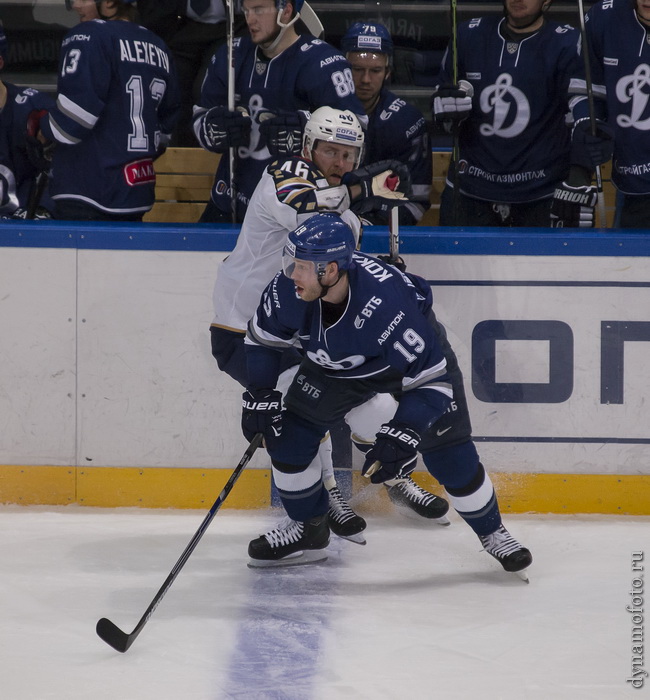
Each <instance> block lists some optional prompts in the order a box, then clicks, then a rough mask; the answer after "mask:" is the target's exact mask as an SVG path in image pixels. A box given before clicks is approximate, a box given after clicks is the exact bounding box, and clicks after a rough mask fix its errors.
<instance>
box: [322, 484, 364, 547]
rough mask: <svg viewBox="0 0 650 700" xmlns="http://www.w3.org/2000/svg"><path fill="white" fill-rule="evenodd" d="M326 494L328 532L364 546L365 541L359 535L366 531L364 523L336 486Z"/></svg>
mask: <svg viewBox="0 0 650 700" xmlns="http://www.w3.org/2000/svg"><path fill="white" fill-rule="evenodd" d="M327 492H328V493H329V498H330V509H329V510H328V511H327V523H328V525H329V527H330V530H331V531H332V532H333V533H334V534H335V535H336V536H337V537H341V538H343V539H344V540H350V542H356V543H357V544H365V543H366V539H365V537H364V536H363V535H362V534H361V533H362V532H363V531H364V530H365V529H366V521H365V520H364V519H363V518H362V517H361V516H360V515H357V514H356V513H355V512H354V511H353V510H352V508H351V507H350V504H349V503H348V502H347V501H346V500H345V499H344V498H343V495H342V494H341V491H340V490H339V487H338V486H333V487H332V488H329V489H327Z"/></svg>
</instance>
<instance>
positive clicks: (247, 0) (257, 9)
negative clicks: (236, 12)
mask: <svg viewBox="0 0 650 700" xmlns="http://www.w3.org/2000/svg"><path fill="white" fill-rule="evenodd" d="M242 8H243V12H244V17H245V18H246V24H247V25H248V31H249V33H250V35H251V40H252V41H253V43H254V44H257V45H259V46H262V48H264V46H268V45H269V44H271V43H272V42H273V41H274V39H275V38H276V36H277V35H278V33H279V31H280V27H278V24H277V17H278V10H277V8H276V7H275V0H244V3H243V5H242Z"/></svg>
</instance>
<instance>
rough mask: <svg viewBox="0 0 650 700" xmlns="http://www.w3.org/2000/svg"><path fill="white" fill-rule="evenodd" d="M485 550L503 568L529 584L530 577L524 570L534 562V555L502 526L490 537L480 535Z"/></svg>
mask: <svg viewBox="0 0 650 700" xmlns="http://www.w3.org/2000/svg"><path fill="white" fill-rule="evenodd" d="M479 539H480V540H481V544H482V545H483V549H485V551H486V552H487V553H488V554H491V555H492V556H493V557H494V558H495V559H496V560H497V561H498V562H500V564H501V566H502V567H503V568H504V569H505V570H506V571H509V572H511V573H515V574H517V576H519V578H521V579H523V580H524V581H526V583H528V575H527V574H526V572H525V571H524V569H526V568H528V567H529V566H530V565H531V564H532V562H533V555H532V554H531V553H530V551H529V550H527V549H526V548H525V547H522V546H521V545H520V544H519V542H517V540H516V539H515V538H514V537H513V536H512V535H511V534H510V533H509V532H508V531H507V530H506V529H505V527H503V525H501V527H499V529H498V530H496V531H495V532H493V533H492V534H490V535H483V536H481V535H479Z"/></svg>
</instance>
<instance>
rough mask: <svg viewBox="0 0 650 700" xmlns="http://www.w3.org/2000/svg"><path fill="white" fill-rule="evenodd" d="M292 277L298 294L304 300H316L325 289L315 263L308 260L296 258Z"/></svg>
mask: <svg viewBox="0 0 650 700" xmlns="http://www.w3.org/2000/svg"><path fill="white" fill-rule="evenodd" d="M291 279H292V280H293V283H294V285H295V286H296V294H297V295H298V296H299V297H300V298H301V299H302V300H303V301H315V300H316V299H318V298H319V297H320V295H321V293H322V291H323V288H322V287H321V285H320V283H319V282H318V276H317V274H316V268H315V267H314V263H313V262H311V261H307V260H296V261H295V265H294V268H293V271H292V272H291Z"/></svg>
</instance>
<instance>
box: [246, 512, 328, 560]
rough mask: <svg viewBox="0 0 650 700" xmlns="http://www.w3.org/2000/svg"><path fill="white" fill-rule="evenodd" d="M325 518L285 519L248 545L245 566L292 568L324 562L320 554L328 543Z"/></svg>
mask: <svg viewBox="0 0 650 700" xmlns="http://www.w3.org/2000/svg"><path fill="white" fill-rule="evenodd" d="M329 535H330V531H329V527H328V526H327V515H319V516H317V517H315V518H311V520H307V521H306V522H299V521H296V520H291V518H289V517H287V518H285V519H284V520H283V521H282V522H281V523H280V524H279V525H278V526H277V527H276V528H274V529H273V530H269V532H267V533H266V534H264V535H260V536H259V537H258V538H257V539H255V540H251V542H250V543H249V545H248V556H249V557H250V558H251V559H250V562H249V563H248V566H249V567H251V568H261V567H272V566H296V565H298V564H312V563H314V562H317V561H324V560H325V559H327V553H326V552H325V551H323V550H324V549H325V547H327V545H328V544H329V541H330V536H329Z"/></svg>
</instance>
